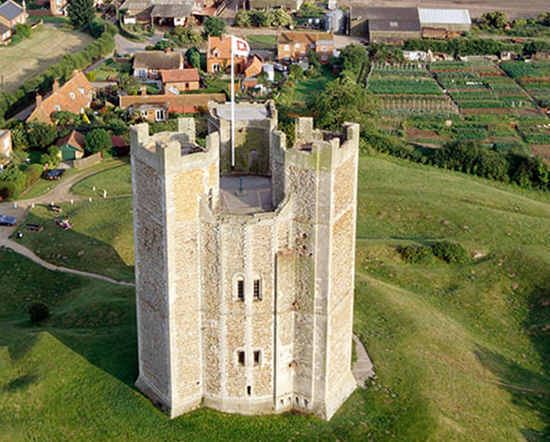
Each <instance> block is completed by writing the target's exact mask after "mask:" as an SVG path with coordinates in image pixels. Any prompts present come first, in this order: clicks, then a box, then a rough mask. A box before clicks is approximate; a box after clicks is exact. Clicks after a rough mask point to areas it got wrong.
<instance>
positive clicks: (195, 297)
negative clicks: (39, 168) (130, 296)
mask: <svg viewBox="0 0 550 442" xmlns="http://www.w3.org/2000/svg"><path fill="white" fill-rule="evenodd" d="M229 109H230V108H229V106H225V105H216V106H210V107H209V109H208V127H209V135H208V137H207V139H206V147H205V148H202V147H200V146H199V145H197V144H196V143H195V125H194V120H193V119H191V118H181V119H180V120H179V121H178V124H179V127H178V131H177V132H174V133H169V132H164V133H159V134H156V135H152V136H149V132H148V125H147V124H140V125H137V126H134V127H133V128H132V130H131V133H130V141H131V147H132V181H133V183H132V186H133V194H134V234H135V251H136V283H137V288H136V291H137V323H138V341H139V345H138V348H139V378H138V380H137V386H138V388H140V389H141V390H142V391H143V392H144V393H145V394H146V395H147V396H149V397H150V398H151V399H152V400H154V401H157V402H160V403H162V404H163V405H164V406H165V407H166V408H168V409H170V416H171V417H175V416H178V415H180V414H182V413H185V412H187V411H189V410H192V409H194V408H197V407H199V406H200V405H204V406H206V407H211V408H214V409H217V410H221V411H224V412H230V413H242V414H262V413H278V412H281V411H287V410H289V409H291V408H297V409H301V410H303V411H308V412H312V413H315V414H317V415H318V416H321V417H323V418H325V419H330V418H331V417H332V416H333V415H334V413H335V412H336V411H337V410H338V408H339V407H340V405H341V404H342V403H343V402H344V401H345V400H346V398H347V397H348V396H349V395H350V394H351V393H352V392H353V391H354V389H355V387H356V382H355V380H354V378H353V376H352V373H351V351H352V319H353V290H354V263H355V220H356V194H357V168H358V150H359V126H358V125H357V124H346V125H344V127H343V128H342V133H328V132H321V131H318V130H314V129H313V120H312V119H310V118H301V119H298V120H297V121H296V137H295V138H296V142H295V144H294V146H287V143H286V136H285V134H284V133H282V132H280V131H278V130H277V111H276V109H275V106H274V104H273V103H272V102H270V103H268V104H267V105H250V104H247V105H237V107H236V110H237V112H236V115H237V119H236V130H235V145H236V149H235V152H236V154H235V159H236V164H235V168H234V170H232V168H231V166H230V164H231V163H230V159H231V140H230V136H231V130H230V121H229V116H230V110H229Z"/></svg>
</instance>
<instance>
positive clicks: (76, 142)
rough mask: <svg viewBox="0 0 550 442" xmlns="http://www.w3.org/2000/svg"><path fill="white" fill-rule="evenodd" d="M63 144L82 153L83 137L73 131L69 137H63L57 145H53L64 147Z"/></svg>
mask: <svg viewBox="0 0 550 442" xmlns="http://www.w3.org/2000/svg"><path fill="white" fill-rule="evenodd" d="M65 144H68V145H69V146H72V147H74V148H75V149H76V150H80V151H81V152H84V135H82V134H81V133H80V132H77V131H76V130H73V131H71V133H70V134H69V135H66V136H64V137H63V138H61V139H60V140H59V141H58V142H57V143H55V145H56V146H57V147H61V146H64V145H65Z"/></svg>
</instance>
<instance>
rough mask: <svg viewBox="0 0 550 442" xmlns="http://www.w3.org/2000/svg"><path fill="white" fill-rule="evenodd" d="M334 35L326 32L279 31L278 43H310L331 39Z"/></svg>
mask: <svg viewBox="0 0 550 442" xmlns="http://www.w3.org/2000/svg"><path fill="white" fill-rule="evenodd" d="M333 40H334V37H333V36H332V35H331V34H329V33H327V32H281V34H279V36H278V38H277V43H278V44H280V45H281V44H287V45H288V44H296V43H300V44H312V43H316V42H318V41H333Z"/></svg>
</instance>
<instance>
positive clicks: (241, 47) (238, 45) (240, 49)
mask: <svg viewBox="0 0 550 442" xmlns="http://www.w3.org/2000/svg"><path fill="white" fill-rule="evenodd" d="M231 51H232V52H233V55H237V56H243V57H248V54H249V53H250V46H248V43H247V42H246V40H243V39H242V38H238V37H235V36H234V35H232V36H231Z"/></svg>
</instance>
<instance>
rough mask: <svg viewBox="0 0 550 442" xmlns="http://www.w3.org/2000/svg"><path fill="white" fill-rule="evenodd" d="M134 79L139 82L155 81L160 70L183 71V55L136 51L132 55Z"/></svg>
mask: <svg viewBox="0 0 550 442" xmlns="http://www.w3.org/2000/svg"><path fill="white" fill-rule="evenodd" d="M133 67H134V77H136V78H137V79H139V80H140V81H147V80H156V79H159V78H160V71H161V70H170V69H183V55H182V54H181V52H172V50H171V49H170V48H167V49H166V51H138V52H136V54H135V55H134V66H133Z"/></svg>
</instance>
